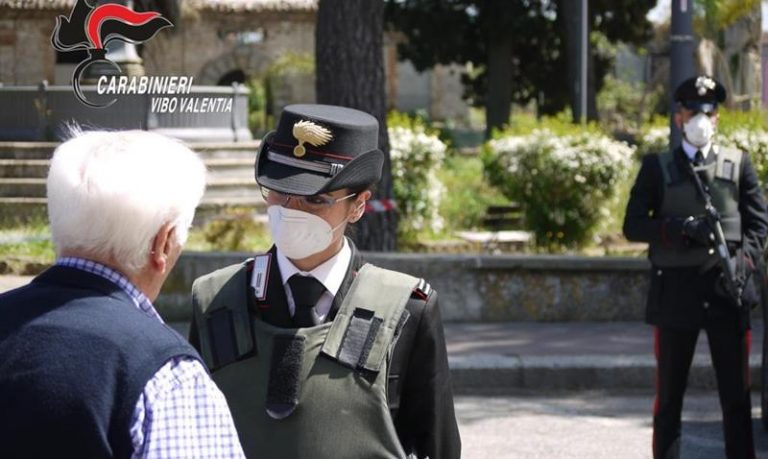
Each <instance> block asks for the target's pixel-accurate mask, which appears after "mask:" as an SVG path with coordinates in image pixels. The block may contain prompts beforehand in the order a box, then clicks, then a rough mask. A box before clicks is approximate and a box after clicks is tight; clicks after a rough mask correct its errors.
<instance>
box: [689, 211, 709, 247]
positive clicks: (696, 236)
mask: <svg viewBox="0 0 768 459" xmlns="http://www.w3.org/2000/svg"><path fill="white" fill-rule="evenodd" d="M683 236H685V237H687V238H688V239H689V240H691V241H694V242H696V243H698V244H701V245H705V246H711V245H712V244H714V242H715V233H714V229H713V228H712V227H711V226H710V225H709V222H708V221H707V219H706V218H705V217H688V218H687V219H686V220H685V221H684V222H683Z"/></svg>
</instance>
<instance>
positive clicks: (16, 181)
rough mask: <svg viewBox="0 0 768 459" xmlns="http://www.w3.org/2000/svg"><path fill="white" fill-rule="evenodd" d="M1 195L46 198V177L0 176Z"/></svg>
mask: <svg viewBox="0 0 768 459" xmlns="http://www.w3.org/2000/svg"><path fill="white" fill-rule="evenodd" d="M0 197H5V198H23V197H26V198H45V179H44V178H17V177H14V178H0Z"/></svg>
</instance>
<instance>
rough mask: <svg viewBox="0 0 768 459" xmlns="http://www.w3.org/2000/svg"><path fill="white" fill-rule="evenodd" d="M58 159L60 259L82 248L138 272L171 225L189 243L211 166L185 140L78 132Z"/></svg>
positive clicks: (53, 211)
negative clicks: (159, 234) (158, 236)
mask: <svg viewBox="0 0 768 459" xmlns="http://www.w3.org/2000/svg"><path fill="white" fill-rule="evenodd" d="M73 132H74V134H75V137H74V138H72V139H70V140H67V141H66V142H64V143H63V144H61V145H60V146H59V147H58V148H57V149H56V151H55V152H54V154H53V159H52V160H51V168H50V171H49V172H48V183H47V188H48V191H47V194H48V219H49V221H50V225H51V235H52V238H53V243H54V245H55V247H56V253H57V255H60V254H61V253H62V251H77V252H79V253H84V254H86V255H91V256H94V257H96V258H98V259H102V260H103V259H108V260H112V261H114V262H115V263H116V264H118V267H119V268H121V269H123V270H125V272H126V274H135V273H136V272H137V271H139V270H140V269H141V268H142V267H143V266H144V265H145V264H146V262H147V257H148V255H149V251H150V249H151V245H152V242H153V238H154V236H155V235H156V234H157V232H158V231H159V230H160V228H161V227H162V226H163V225H164V224H166V223H171V224H172V225H173V226H174V227H175V228H176V229H175V234H176V238H177V240H178V241H179V243H181V244H183V243H184V242H185V241H186V239H187V234H188V230H189V227H190V226H191V224H192V218H193V217H194V215H195V208H196V207H197V205H198V204H199V202H200V199H201V198H202V196H203V192H204V191H205V179H206V169H205V165H204V164H203V162H202V160H201V159H200V157H199V156H198V155H197V154H196V153H194V152H193V151H191V150H190V149H189V148H187V147H186V146H184V145H183V144H182V143H181V142H179V141H176V140H174V139H170V138H168V137H165V136H162V135H159V134H154V133H150V132H144V131H116V132H104V131H92V132H87V133H78V132H76V130H73Z"/></svg>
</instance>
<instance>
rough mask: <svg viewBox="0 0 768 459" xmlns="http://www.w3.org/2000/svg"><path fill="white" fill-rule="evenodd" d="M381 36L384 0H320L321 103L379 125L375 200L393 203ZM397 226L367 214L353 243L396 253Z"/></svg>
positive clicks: (388, 217)
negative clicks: (354, 111)
mask: <svg viewBox="0 0 768 459" xmlns="http://www.w3.org/2000/svg"><path fill="white" fill-rule="evenodd" d="M383 34H384V1H383V0H355V1H348V0H320V2H319V5H318V11H317V26H316V29H315V60H316V64H315V67H316V77H317V80H316V92H317V101H318V103H321V104H332V105H342V106H346V107H351V108H356V109H358V110H362V111H365V112H368V113H370V114H372V115H373V116H375V117H376V119H378V120H379V148H381V150H382V151H383V152H384V171H383V174H382V178H381V182H379V184H378V187H377V190H376V193H375V195H374V198H373V199H392V174H391V161H390V158H389V136H388V135H387V119H386V115H387V112H386V94H385V89H384V88H385V80H384V54H383V53H384V51H383V40H384V35H383ZM396 225H397V220H396V214H395V212H393V211H386V212H375V213H368V214H366V215H365V216H364V217H363V218H362V219H361V220H360V222H358V223H357V225H356V226H357V228H356V232H355V234H354V239H355V243H356V244H357V246H358V247H359V248H361V249H363V250H378V251H391V250H394V249H395V243H396V241H395V234H396V228H397V226H396Z"/></svg>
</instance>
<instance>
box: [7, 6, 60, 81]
mask: <svg viewBox="0 0 768 459" xmlns="http://www.w3.org/2000/svg"><path fill="white" fill-rule="evenodd" d="M54 17H55V14H51V13H49V14H42V13H39V14H25V15H23V16H18V15H12V14H0V83H1V84H14V85H27V84H35V85H36V84H37V83H39V82H40V81H41V80H43V79H46V80H48V81H54V78H55V71H54V67H55V63H56V54H55V52H54V50H53V47H52V46H51V32H52V31H53V26H54V24H55V22H54Z"/></svg>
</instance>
